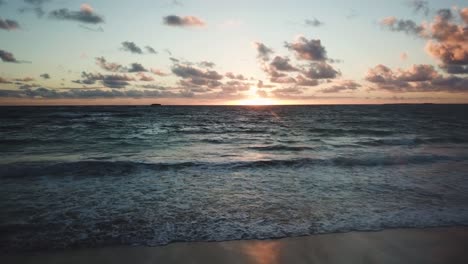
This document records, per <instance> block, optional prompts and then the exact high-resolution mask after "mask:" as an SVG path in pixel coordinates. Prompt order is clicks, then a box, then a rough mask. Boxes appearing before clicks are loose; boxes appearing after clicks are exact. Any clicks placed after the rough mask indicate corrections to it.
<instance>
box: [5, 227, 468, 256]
mask: <svg viewBox="0 0 468 264" xmlns="http://www.w3.org/2000/svg"><path fill="white" fill-rule="evenodd" d="M0 262H1V263H4V264H5V263H20V264H22V263H35V264H42V263H49V264H53V263H70V264H73V263H90V264H92V263H96V264H98V263H114V264H119V263H122V264H124V263H148V264H149V263H203V264H210V263H225V264H231V263H233V264H234V263H236V264H238V263H252V264H254V263H255V264H267V263H268V264H275V263H413V264H414V263H452V264H453V263H468V227H447V228H429V229H391V230H384V231H378V232H350V233H338V234H325V235H313V236H305V237H297V238H284V239H277V240H250V241H243V240H242V241H227V242H196V243H174V244H170V245H167V246H162V247H114V248H102V249H80V250H66V251H58V252H45V253H35V254H28V255H24V256H0Z"/></svg>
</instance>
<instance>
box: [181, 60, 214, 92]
mask: <svg viewBox="0 0 468 264" xmlns="http://www.w3.org/2000/svg"><path fill="white" fill-rule="evenodd" d="M172 73H174V74H175V75H176V76H179V77H181V78H182V80H180V81H179V84H180V85H182V86H184V87H199V86H204V87H205V88H215V87H219V86H221V85H222V83H221V82H220V80H221V79H223V76H222V75H221V74H219V73H218V72H216V71H212V70H201V69H197V68H194V67H192V66H190V65H181V64H176V65H174V66H173V67H172Z"/></svg>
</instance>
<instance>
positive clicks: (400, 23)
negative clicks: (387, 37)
mask: <svg viewBox="0 0 468 264" xmlns="http://www.w3.org/2000/svg"><path fill="white" fill-rule="evenodd" d="M380 24H381V25H382V26H383V27H385V28H387V29H389V30H391V31H396V32H399V31H400V32H405V33H406V34H408V35H419V34H421V33H422V32H423V30H424V27H422V26H418V25H417V24H416V22H414V21H413V20H409V19H406V20H404V19H397V18H396V17H393V16H392V17H386V18H384V19H382V20H381V21H380Z"/></svg>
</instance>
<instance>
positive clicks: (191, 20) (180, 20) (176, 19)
mask: <svg viewBox="0 0 468 264" xmlns="http://www.w3.org/2000/svg"><path fill="white" fill-rule="evenodd" d="M163 22H164V24H165V25H168V26H175V27H202V26H204V25H205V22H204V21H203V20H201V19H200V18H198V17H195V16H184V17H181V16H176V15H170V16H166V17H164V18H163Z"/></svg>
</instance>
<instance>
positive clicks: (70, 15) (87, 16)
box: [49, 4, 104, 24]
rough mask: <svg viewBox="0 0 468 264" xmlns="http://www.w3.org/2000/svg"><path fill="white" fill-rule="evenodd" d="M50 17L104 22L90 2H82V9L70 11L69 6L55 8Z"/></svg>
mask: <svg viewBox="0 0 468 264" xmlns="http://www.w3.org/2000/svg"><path fill="white" fill-rule="evenodd" d="M49 17H51V18H54V19H57V20H72V21H78V22H82V23H88V24H100V23H104V18H103V17H102V16H100V15H98V14H96V13H94V10H93V8H92V7H91V6H90V5H88V4H82V5H81V8H80V11H70V10H68V9H67V8H62V9H58V10H53V11H51V12H50V13H49Z"/></svg>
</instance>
